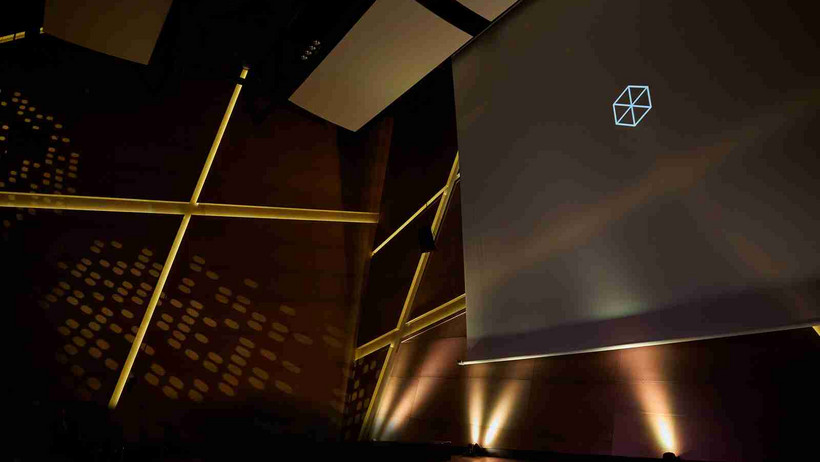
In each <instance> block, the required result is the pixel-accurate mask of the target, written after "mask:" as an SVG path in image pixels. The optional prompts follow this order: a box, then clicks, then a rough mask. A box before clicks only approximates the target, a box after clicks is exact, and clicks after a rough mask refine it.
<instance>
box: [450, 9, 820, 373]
mask: <svg viewBox="0 0 820 462" xmlns="http://www.w3.org/2000/svg"><path fill="white" fill-rule="evenodd" d="M812 12H813V9H812V3H811V2H808V1H803V2H795V1H784V2H746V1H740V0H720V1H714V0H685V1H684V0H678V1H662V0H645V1H641V0H618V1H600V0H596V1H581V0H549V1H537V0H529V1H523V2H522V3H521V4H519V6H518V7H516V8H515V9H514V10H512V11H511V12H510V13H508V14H507V15H505V16H504V17H503V18H502V19H501V20H500V21H499V22H498V23H497V24H496V25H495V26H493V27H492V28H491V29H489V30H488V31H487V32H485V33H484V34H483V35H481V36H480V37H479V38H478V39H477V40H476V41H474V42H473V43H472V44H470V45H469V46H468V47H466V48H465V49H464V50H462V52H460V53H459V54H458V55H457V56H456V57H455V58H454V64H453V68H454V70H453V73H454V85H455V94H456V112H457V119H458V142H459V151H460V156H461V177H462V213H463V235H464V254H465V277H466V290H467V337H468V353H467V358H466V359H467V361H465V362H466V363H470V362H481V361H488V360H507V359H521V358H526V357H536V356H548V355H555V354H565V353H577V352H585V351H597V350H603V349H613V348H623V347H628V346H638V345H649V344H656V343H665V342H674V341H683V340H692V339H701V338H710V337H718V336H728V335H737V334H741V333H752V332H763V331H769V330H778V329H785V328H793V327H800V326H808V325H811V324H816V323H820V308H818V299H819V297H818V296H819V295H820V290H819V289H820V285H819V284H818V274H820V160H818V159H819V158H820V156H818V148H819V147H820V123H818V122H819V121H820V116H819V114H818V112H820V111H818V108H819V107H820V104H819V103H820V59H818V58H820V53H819V52H820V50H819V49H818V33H817V31H818V29H817V28H816V27H814V25H813V24H812V22H813V21H812V19H811V18H813V17H814V16H813V13H812Z"/></svg>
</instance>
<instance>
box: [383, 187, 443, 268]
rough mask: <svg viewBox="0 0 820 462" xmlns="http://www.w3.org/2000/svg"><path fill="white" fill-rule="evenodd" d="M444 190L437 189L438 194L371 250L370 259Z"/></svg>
mask: <svg viewBox="0 0 820 462" xmlns="http://www.w3.org/2000/svg"><path fill="white" fill-rule="evenodd" d="M446 190H447V187H446V186H445V187H443V188H441V189H439V190H438V192H437V193H436V194H434V195H433V197H431V198H430V200H428V201H427V202H425V203H424V205H422V206H421V207H420V208H419V209H418V210H416V213H414V214H413V215H411V216H410V218H408V219H407V221H405V222H404V223H402V224H401V226H399V227H398V229H396V230H395V231H393V234H391V235H389V236H387V239H385V240H384V241H383V242H382V243H381V244H379V246H378V247H376V248H375V249H373V251H372V252H370V256H371V257H372V256H373V255H376V252H378V251H379V250H381V249H382V247H384V246H385V245H387V243H388V242H390V240H391V239H393V238H394V237H396V236H397V235H398V234H399V233H400V232H401V231H402V230H403V229H404V228H405V227H407V225H409V224H410V222H412V221H413V220H415V219H416V217H418V216H419V215H421V213H422V212H424V211H425V210H427V207H429V206H430V205H431V204H433V202H435V201H436V199H438V198H439V197H440V196H441V195H442V194H444V191H446Z"/></svg>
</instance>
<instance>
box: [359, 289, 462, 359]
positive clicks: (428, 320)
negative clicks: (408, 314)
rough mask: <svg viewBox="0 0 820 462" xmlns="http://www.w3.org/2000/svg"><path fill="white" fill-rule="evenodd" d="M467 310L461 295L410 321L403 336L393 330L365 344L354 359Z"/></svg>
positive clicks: (402, 333) (402, 332) (397, 330)
mask: <svg viewBox="0 0 820 462" xmlns="http://www.w3.org/2000/svg"><path fill="white" fill-rule="evenodd" d="M466 308H467V297H466V296H465V295H464V294H462V295H459V296H458V297H456V298H454V299H452V300H450V301H449V302H447V303H445V304H443V305H441V306H439V307H436V308H433V309H432V310H430V311H428V312H427V313H424V314H423V315H421V316H419V317H417V318H414V319H411V320H410V321H408V322H407V325H406V327H405V328H404V330H403V331H401V334H399V329H398V328H396V329H393V330H391V331H390V332H388V333H386V334H384V335H382V336H381V337H378V338H376V339H373V340H371V341H369V342H367V343H365V344H364V345H362V346H360V347H358V348H356V352H355V354H354V358H355V359H361V358H364V357H365V356H367V355H369V354H370V353H373V352H374V351H378V350H380V349H382V348H384V347H386V346H387V345H390V344H391V343H392V342H393V341H394V340H396V339H397V337H399V335H401V338H400V339H399V340H404V339H406V338H407V337H410V336H411V335H413V334H415V333H417V332H419V331H421V330H423V329H425V328H427V327H429V326H432V325H433V324H435V323H437V322H439V321H441V320H443V319H446V318H448V317H450V316H453V315H455V314H457V313H459V312H461V311H464V310H465V309H466Z"/></svg>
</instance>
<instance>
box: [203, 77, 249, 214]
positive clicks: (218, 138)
mask: <svg viewBox="0 0 820 462" xmlns="http://www.w3.org/2000/svg"><path fill="white" fill-rule="evenodd" d="M247 76H248V68H243V69H242V73H241V74H239V78H240V79H243V80H244V79H245V77H247ZM241 91H242V84H241V83H237V84H236V86H235V87H234V89H233V94H232V95H231V100H230V102H228V109H227V110H226V111H225V115H224V116H223V117H222V122H221V123H220V124H219V129H218V130H217V131H216V137H214V142H213V144H211V150H210V151H209V152H208V157H206V158H205V165H204V166H202V173H200V174H199V180H197V182H196V187H194V193H193V194H192V195H191V205H196V203H197V202H198V201H199V195H200V194H201V193H202V187H203V186H205V179H207V178H208V172H210V171H211V165H212V164H213V163H214V158H215V157H216V151H217V150H219V144H220V143H221V142H222V135H224V134H225V129H226V128H227V127H228V121H229V120H231V114H233V108H234V106H236V100H237V99H239V92H241Z"/></svg>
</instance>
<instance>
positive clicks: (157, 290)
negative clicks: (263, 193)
mask: <svg viewBox="0 0 820 462" xmlns="http://www.w3.org/2000/svg"><path fill="white" fill-rule="evenodd" d="M247 75H248V69H247V68H243V69H242V72H241V74H240V75H239V77H240V78H241V79H244V78H245V77H247ZM241 91H242V83H241V82H237V84H236V86H235V87H234V89H233V94H232V95H231V100H230V102H229V103H228V108H227V109H226V110H225V115H223V116H222V122H221V123H220V124H219V129H218V130H217V132H216V137H214V142H213V144H212V145H211V150H210V151H209V152H208V157H207V158H206V159H205V165H204V166H203V167H202V173H200V175H199V180H198V181H197V183H196V187H195V188H194V193H193V194H192V195H191V201H190V205H191V207H193V208H196V205H197V201H198V200H199V195H200V193H201V192H202V187H203V186H204V185H205V180H206V179H207V178H208V172H210V170H211V165H212V164H213V161H214V157H216V152H217V150H219V143H220V142H221V141H222V135H224V134H225V128H226V127H227V126H228V121H229V120H230V119H231V114H233V108H234V106H236V100H237V99H238V98H239V93H240V92H241ZM190 222H191V213H190V212H188V213H186V214H185V215H184V216H183V217H182V223H180V225H179V230H178V231H177V235H176V236H175V237H174V242H173V243H172V244H171V251H170V252H168V258H166V260H165V266H163V267H162V272H161V273H160V275H159V279H158V280H157V285H156V287H154V292H153V293H152V294H151V301H150V302H149V303H148V307H147V308H146V309H145V314H144V315H143V316H142V322H141V323H140V327H139V330H137V335H136V336H135V337H134V342H133V343H132V344H131V350H130V351H129V352H128V358H127V359H126V360H125V364H124V365H123V367H122V371H120V377H119V379H117V385H116V386H115V387H114V393H113V394H112V395H111V400H110V401H109V402H108V407H109V409H115V408H116V407H117V404H118V403H119V401H120V396H122V390H123V388H125V382H127V381H128V376H129V375H130V374H131V368H133V367H134V361H135V360H136V358H137V353H139V349H140V346H142V340H143V339H144V338H145V332H146V331H147V330H148V326H150V325H151V317H152V316H153V315H154V310H155V309H156V307H157V303H158V302H159V298H160V296H161V295H162V289H163V288H164V287H165V281H166V280H167V279H168V274H170V272H171V267H172V266H173V265H174V259H175V258H176V256H177V252H178V251H179V246H180V244H182V239H183V238H184V237H185V231H186V230H187V229H188V223H190Z"/></svg>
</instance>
